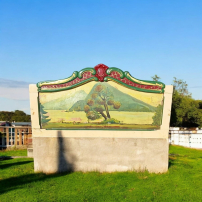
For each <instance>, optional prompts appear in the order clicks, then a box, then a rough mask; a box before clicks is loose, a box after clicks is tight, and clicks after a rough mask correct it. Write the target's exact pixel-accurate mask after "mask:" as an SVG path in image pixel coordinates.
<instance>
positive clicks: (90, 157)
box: [33, 137, 168, 173]
mask: <svg viewBox="0 0 202 202" xmlns="http://www.w3.org/2000/svg"><path fill="white" fill-rule="evenodd" d="M33 148H34V152H33V153H34V170H35V171H36V172H44V173H56V172H65V171H83V172H87V171H99V172H114V171H134V170H135V171H145V170H148V171H149V172H155V173H163V172H166V171H167V170H168V141H167V139H165V138H155V139H154V138H73V137H34V138H33Z"/></svg>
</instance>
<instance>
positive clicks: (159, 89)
mask: <svg viewBox="0 0 202 202" xmlns="http://www.w3.org/2000/svg"><path fill="white" fill-rule="evenodd" d="M37 86H38V91H39V114H40V124H41V128H43V129H107V130H109V129H112V130H113V129H123V130H125V129H126V130H127V129H129V130H157V129H160V126H161V121H162V112H163V97H164V96H163V91H164V87H165V85H164V84H163V83H161V82H154V81H143V80H137V79H135V78H133V77H132V76H130V74H129V73H128V72H123V71H121V70H120V69H117V68H108V67H107V66H105V65H103V64H100V65H97V66H96V67H95V68H86V69H84V70H82V71H80V72H74V73H73V75H72V76H71V77H69V78H67V79H64V80H58V81H47V82H40V83H38V84H37Z"/></svg>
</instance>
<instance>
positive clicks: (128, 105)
mask: <svg viewBox="0 0 202 202" xmlns="http://www.w3.org/2000/svg"><path fill="white" fill-rule="evenodd" d="M98 85H102V86H105V87H106V88H108V90H109V91H110V92H112V94H113V99H114V101H116V102H120V103H121V106H120V108H119V109H114V108H113V107H111V106H109V111H131V112H153V111H155V107H153V106H151V105H149V104H147V103H145V102H143V101H141V100H138V99H136V98H134V97H132V96H130V95H128V94H126V93H123V92H121V91H120V90H118V89H116V88H114V87H113V86H111V85H110V84H108V83H102V84H100V83H97V84H95V85H94V86H93V88H92V90H91V91H90V93H89V94H88V95H87V96H86V97H85V99H81V100H78V101H77V102H76V103H75V104H73V105H72V107H71V108H70V109H69V111H83V110H84V106H85V105H86V104H87V101H88V100H89V99H91V96H92V94H93V93H94V92H95V88H96V87H97V86H98Z"/></svg>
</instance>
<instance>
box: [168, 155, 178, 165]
mask: <svg viewBox="0 0 202 202" xmlns="http://www.w3.org/2000/svg"><path fill="white" fill-rule="evenodd" d="M178 156H179V154H174V153H171V154H169V164H168V168H170V167H172V166H173V165H175V161H176V160H177V157H178Z"/></svg>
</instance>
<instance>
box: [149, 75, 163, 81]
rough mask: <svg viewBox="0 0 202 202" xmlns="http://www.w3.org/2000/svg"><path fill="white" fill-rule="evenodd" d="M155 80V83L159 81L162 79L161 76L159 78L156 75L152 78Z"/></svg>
mask: <svg viewBox="0 0 202 202" xmlns="http://www.w3.org/2000/svg"><path fill="white" fill-rule="evenodd" d="M151 78H152V79H153V81H159V80H160V79H161V78H160V77H159V76H157V75H156V74H155V75H154V76H152V77H151Z"/></svg>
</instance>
